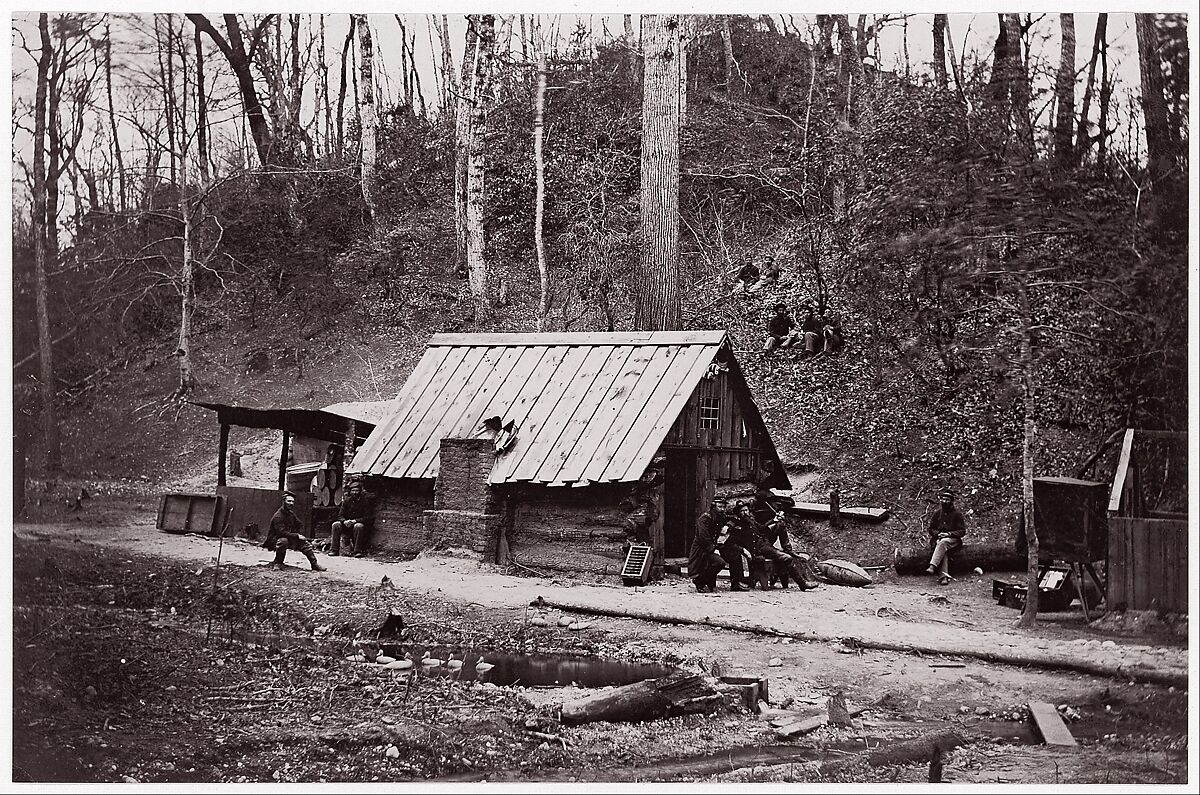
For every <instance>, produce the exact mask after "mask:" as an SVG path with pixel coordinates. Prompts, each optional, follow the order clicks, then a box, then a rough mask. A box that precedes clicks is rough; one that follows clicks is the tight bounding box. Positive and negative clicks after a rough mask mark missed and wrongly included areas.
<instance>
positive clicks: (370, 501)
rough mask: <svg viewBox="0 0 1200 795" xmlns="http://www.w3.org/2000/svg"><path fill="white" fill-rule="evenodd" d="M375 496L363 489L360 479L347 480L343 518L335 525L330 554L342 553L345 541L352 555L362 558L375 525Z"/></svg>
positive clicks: (334, 555) (335, 555) (351, 477)
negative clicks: (368, 537)
mask: <svg viewBox="0 0 1200 795" xmlns="http://www.w3.org/2000/svg"><path fill="white" fill-rule="evenodd" d="M374 514H375V495H373V494H372V493H371V492H369V491H367V490H366V488H364V487H363V484H362V481H361V478H360V477H355V476H353V475H352V476H350V477H349V478H347V479H346V496H345V498H344V499H343V500H342V511H341V518H340V519H338V520H337V521H335V522H334V523H333V526H332V531H333V532H332V537H331V539H330V547H329V554H330V555H331V556H333V557H337V556H338V555H339V554H340V553H341V547H342V543H343V539H346V540H347V541H348V543H347V547H348V548H349V551H350V554H351V555H353V556H354V557H360V556H361V555H362V554H363V550H364V549H365V548H366V543H367V535H368V534H369V533H370V532H371V527H372V525H373V524H374V518H375V516H374Z"/></svg>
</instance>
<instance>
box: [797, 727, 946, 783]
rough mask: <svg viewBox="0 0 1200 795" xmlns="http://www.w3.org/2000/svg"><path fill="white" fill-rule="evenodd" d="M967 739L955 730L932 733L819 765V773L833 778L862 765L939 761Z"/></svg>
mask: <svg viewBox="0 0 1200 795" xmlns="http://www.w3.org/2000/svg"><path fill="white" fill-rule="evenodd" d="M965 742H966V740H964V739H963V737H962V735H960V734H958V733H957V732H954V731H941V732H936V733H934V734H924V735H922V736H920V737H915V738H913V739H911V740H902V741H901V742H898V743H892V744H890V745H881V746H879V747H878V748H874V749H872V750H871V751H869V752H867V753H865V754H856V755H854V756H849V757H844V758H842V759H832V760H830V761H828V762H825V763H824V764H822V765H821V773H822V774H823V775H826V776H830V775H836V774H838V773H843V772H846V771H848V770H852V769H854V768H857V767H859V766H861V765H863V764H867V765H869V766H871V767H881V766H883V765H906V764H912V763H914V762H929V761H932V760H934V759H937V760H940V759H941V757H942V755H943V754H945V753H946V752H947V751H949V750H951V749H953V748H955V747H956V746H959V745H962V744H963V743H965Z"/></svg>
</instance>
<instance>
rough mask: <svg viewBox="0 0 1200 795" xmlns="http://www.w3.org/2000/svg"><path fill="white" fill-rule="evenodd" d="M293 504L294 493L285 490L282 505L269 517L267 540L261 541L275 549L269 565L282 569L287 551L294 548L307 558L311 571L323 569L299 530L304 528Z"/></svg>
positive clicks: (311, 547)
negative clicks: (269, 525) (269, 526)
mask: <svg viewBox="0 0 1200 795" xmlns="http://www.w3.org/2000/svg"><path fill="white" fill-rule="evenodd" d="M295 505H296V495H295V494H292V493H291V492H290V491H285V492H284V493H283V505H281V506H279V510H277V511H276V512H275V515H274V516H272V517H271V529H270V530H268V531H267V540H266V541H264V542H263V547H265V548H266V549H273V550H275V560H273V561H272V562H271V567H272V568H275V569H282V568H283V567H284V562H283V560H284V558H285V557H286V556H287V551H288V550H289V549H295V550H299V551H300V552H302V553H303V554H304V557H306V558H308V562H309V563H310V564H312V570H313V571H325V567H324V566H322V565H321V564H319V563H317V555H316V553H315V552H314V551H313V546H312V542H310V541H309V540H308V538H306V537H305V536H304V535H303V534H301V532H300V531H301V530H303V529H304V522H302V521H300V517H299V516H297V515H296V512H295V510H293V508H294V507H295Z"/></svg>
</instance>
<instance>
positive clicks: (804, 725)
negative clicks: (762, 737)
mask: <svg viewBox="0 0 1200 795" xmlns="http://www.w3.org/2000/svg"><path fill="white" fill-rule="evenodd" d="M866 711H867V708H866V707H858V708H857V709H851V710H847V711H846V717H847V718H857V717H858V716H859V715H861V714H863V713H864V712H866ZM827 723H829V716H828V715H813V716H812V717H811V718H803V719H801V720H798V721H793V722H792V723H786V724H784V725H783V726H780V727H778V728H777V729H775V731H776V733H778V734H779V735H780V736H782V737H795V736H796V735H798V734H808V733H809V732H811V731H815V730H817V729H819V728H821V727H822V726H824V725H825V724H827Z"/></svg>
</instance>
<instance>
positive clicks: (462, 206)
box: [454, 14, 481, 272]
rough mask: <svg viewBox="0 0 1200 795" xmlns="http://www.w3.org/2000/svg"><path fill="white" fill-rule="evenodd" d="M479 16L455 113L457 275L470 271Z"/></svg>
mask: <svg viewBox="0 0 1200 795" xmlns="http://www.w3.org/2000/svg"><path fill="white" fill-rule="evenodd" d="M479 16H480V15H478V14H470V15H468V16H467V35H466V43H465V45H464V47H463V61H462V75H461V77H460V79H459V86H460V91H459V98H458V109H457V111H456V112H455V119H454V121H455V125H454V129H455V143H456V147H455V154H456V157H455V161H454V268H455V270H456V271H458V272H463V271H466V270H467V160H468V152H469V151H470V149H471V135H472V130H471V125H472V122H473V119H472V115H473V114H472V104H471V103H472V102H473V100H474V98H475V97H474V92H475V79H474V75H475V74H477V72H478V70H479V64H478V61H479V26H480V24H481V23H480V20H479Z"/></svg>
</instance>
